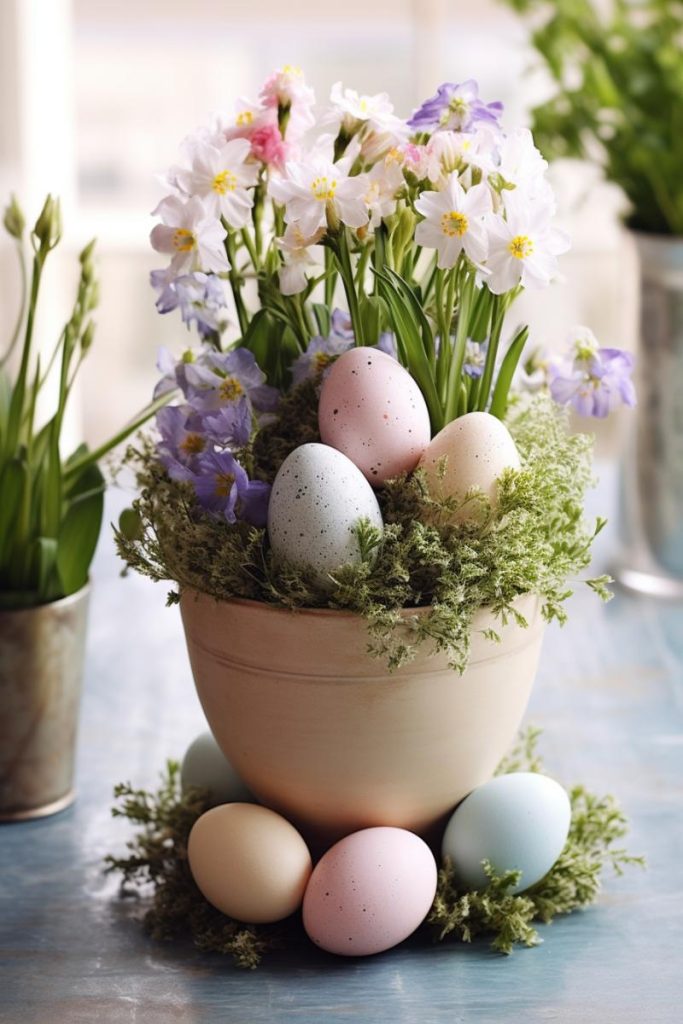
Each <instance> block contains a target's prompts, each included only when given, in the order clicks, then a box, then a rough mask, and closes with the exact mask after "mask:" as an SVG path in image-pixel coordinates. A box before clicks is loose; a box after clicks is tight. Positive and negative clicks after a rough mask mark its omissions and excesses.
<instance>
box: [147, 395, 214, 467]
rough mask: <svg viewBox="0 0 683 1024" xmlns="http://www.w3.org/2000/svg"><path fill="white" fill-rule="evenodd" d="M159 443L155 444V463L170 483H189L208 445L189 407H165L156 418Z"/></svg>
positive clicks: (199, 424)
mask: <svg viewBox="0 0 683 1024" xmlns="http://www.w3.org/2000/svg"><path fill="white" fill-rule="evenodd" d="M156 422H157V428H158V430H159V433H160V434H161V440H160V442H159V443H158V445H157V455H158V457H159V461H160V462H161V464H162V465H163V466H164V468H165V469H166V472H167V473H168V475H169V476H170V478H171V479H172V480H190V479H191V478H192V472H193V469H194V468H195V467H196V465H197V462H198V460H199V457H200V455H202V454H203V453H204V452H205V451H206V450H207V448H208V445H209V442H208V439H207V437H206V435H205V434H204V433H203V431H202V429H201V426H202V425H201V423H197V422H196V416H195V414H194V410H192V409H190V408H189V406H179V405H167V406H165V407H164V408H163V409H160V410H159V412H158V413H157V417H156Z"/></svg>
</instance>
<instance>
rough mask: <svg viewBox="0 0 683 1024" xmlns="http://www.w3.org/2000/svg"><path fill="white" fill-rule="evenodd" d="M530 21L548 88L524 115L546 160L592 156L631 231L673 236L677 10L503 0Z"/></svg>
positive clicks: (681, 65) (679, 128) (681, 123)
mask: <svg viewBox="0 0 683 1024" xmlns="http://www.w3.org/2000/svg"><path fill="white" fill-rule="evenodd" d="M505 2H506V3H507V4H509V6H511V7H513V8H514V9H515V10H516V11H519V12H520V13H522V14H524V15H529V16H531V21H532V26H533V31H532V36H531V38H532V42H533V45H534V47H535V48H536V52H537V53H538V55H539V56H540V58H541V62H542V66H543V67H544V69H545V70H546V71H547V72H548V74H549V75H550V77H551V79H552V81H553V83H554V87H555V88H554V91H553V94H552V96H551V97H550V98H549V99H547V100H545V101H544V102H543V103H542V104H541V105H540V106H538V107H536V109H535V110H534V111H533V130H534V134H535V136H536V139H537V141H538V143H539V145H540V146H541V148H542V150H543V151H544V153H545V154H546V156H547V157H548V158H551V159H552V158H557V157H580V158H586V159H591V160H596V159H597V160H598V161H599V162H601V163H602V165H603V166H604V169H605V174H606V176H607V178H609V180H610V181H613V182H615V183H616V184H617V185H619V186H621V188H622V189H623V190H624V192H625V194H626V196H627V197H628V199H629V201H630V206H631V211H630V214H629V223H630V225H631V226H632V227H633V228H636V229H637V230H640V231H649V232H655V233H662V234H675V235H680V234H683V180H682V179H681V167H682V166H683V61H681V34H682V33H683V4H681V3H680V2H677V0H611V3H610V4H609V8H608V10H607V12H606V11H605V5H604V4H601V5H600V6H598V5H597V4H596V3H593V2H591V0H505Z"/></svg>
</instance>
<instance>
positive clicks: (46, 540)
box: [31, 537, 62, 604]
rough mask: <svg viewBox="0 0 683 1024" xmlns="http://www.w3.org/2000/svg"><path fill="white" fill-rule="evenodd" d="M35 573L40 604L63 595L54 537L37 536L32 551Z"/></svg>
mask: <svg viewBox="0 0 683 1024" xmlns="http://www.w3.org/2000/svg"><path fill="white" fill-rule="evenodd" d="M31 561H32V563H33V575H34V577H35V579H36V580H37V585H38V600H39V602H40V604H46V603H47V602H48V601H54V600H56V599H57V598H58V597H61V596H62V594H61V586H60V580H59V576H58V574H57V541H56V540H55V539H54V537H37V538H36V540H35V541H34V543H33V550H32V552H31Z"/></svg>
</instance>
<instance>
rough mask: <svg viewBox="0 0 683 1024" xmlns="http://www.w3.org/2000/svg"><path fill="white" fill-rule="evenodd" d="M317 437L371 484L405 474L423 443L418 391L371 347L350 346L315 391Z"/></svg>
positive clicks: (424, 418)
mask: <svg viewBox="0 0 683 1024" xmlns="http://www.w3.org/2000/svg"><path fill="white" fill-rule="evenodd" d="M318 425H319V427H320V437H321V438H322V440H323V441H324V442H325V444H329V445H331V446H332V447H333V448H337V449H339V451H340V452H343V453H344V455H346V456H347V457H348V458H349V459H351V462H353V463H355V464H356V466H358V468H359V469H360V471H361V472H362V473H363V474H364V475H365V476H366V477H367V479H368V480H369V481H370V483H371V484H373V486H378V485H379V484H381V483H383V482H384V481H385V480H389V479H390V478H391V477H393V476H397V474H399V473H409V472H410V471H411V470H412V469H414V468H415V466H416V465H417V463H418V461H419V459H420V456H421V455H422V453H423V451H424V450H425V448H426V447H427V445H428V444H429V439H430V437H431V430H430V425H429V412H428V410H427V405H426V403H425V400H424V398H423V397H422V392H421V391H420V389H419V387H418V386H417V384H416V383H415V381H414V380H413V378H412V377H411V376H410V374H409V373H408V372H407V370H404V369H403V367H402V366H401V365H400V363H397V362H396V360H395V359H392V358H391V356H388V355H387V354H386V353H385V352H380V351H378V350H377V349H375V348H351V349H349V350H348V351H347V352H344V354H343V355H341V356H340V357H339V359H337V361H336V362H335V363H334V365H333V366H332V368H331V370H330V371H329V373H328V375H327V377H326V378H325V382H324V384H323V386H322V391H321V393H320V405H319V407H318Z"/></svg>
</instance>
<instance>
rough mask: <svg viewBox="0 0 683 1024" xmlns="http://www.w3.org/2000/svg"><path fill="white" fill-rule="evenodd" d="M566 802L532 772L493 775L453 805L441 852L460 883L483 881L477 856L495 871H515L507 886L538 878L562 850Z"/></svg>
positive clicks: (472, 885) (470, 885)
mask: <svg viewBox="0 0 683 1024" xmlns="http://www.w3.org/2000/svg"><path fill="white" fill-rule="evenodd" d="M570 820H571V806H570V803H569V797H568V796H567V793H566V792H565V790H564V789H563V788H562V786H560V784H559V783H557V782H555V780H554V779H550V778H548V776H547V775H539V774H537V773H536V772H511V773H510V774H509V775H499V776H498V777H497V778H495V779H491V780H490V781H489V782H485V783H484V784H483V786H479V787H478V788H477V789H475V790H474V792H472V793H470V795H469V796H468V797H466V798H465V799H464V800H463V801H462V803H461V804H459V805H458V807H456V809H455V811H454V812H453V815H452V817H451V819H450V821H449V823H448V826H447V828H446V832H445V834H444V837H443V845H442V853H443V855H444V857H448V858H449V859H450V861H451V863H452V865H453V870H454V872H455V875H456V878H457V880H458V882H459V883H460V884H461V885H462V886H463V887H464V888H466V889H481V888H482V887H485V886H486V885H487V883H488V879H487V877H486V874H485V872H484V868H483V867H482V861H484V860H488V861H490V863H491V865H492V866H493V868H494V870H495V871H496V873H497V874H504V873H505V872H506V871H521V878H520V880H519V883H518V884H517V886H516V887H515V889H514V890H513V891H514V892H523V891H524V890H525V889H528V888H529V887H530V886H532V885H535V884H536V882H539V881H540V880H541V879H542V878H543V877H544V875H547V873H548V872H549V871H550V869H551V867H552V866H553V864H554V863H555V861H556V860H557V858H558V857H559V856H560V854H561V853H562V850H563V849H564V845H565V843H566V842H567V836H568V834H569V824H570Z"/></svg>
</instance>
